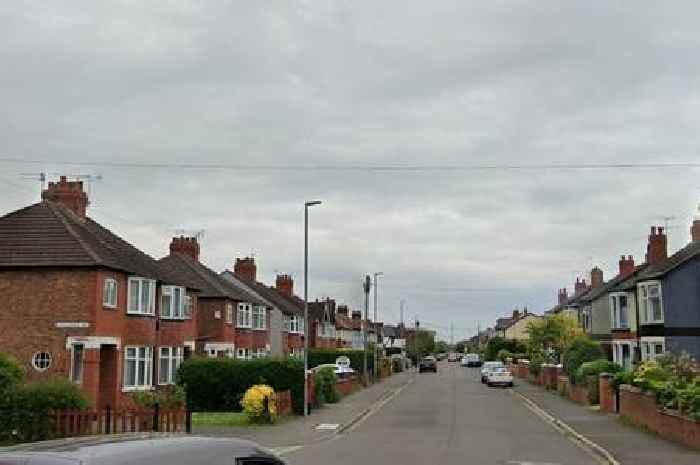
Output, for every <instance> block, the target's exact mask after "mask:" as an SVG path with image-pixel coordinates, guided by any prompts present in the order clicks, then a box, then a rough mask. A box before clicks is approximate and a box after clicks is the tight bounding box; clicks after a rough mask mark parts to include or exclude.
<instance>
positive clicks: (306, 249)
mask: <svg viewBox="0 0 700 465" xmlns="http://www.w3.org/2000/svg"><path fill="white" fill-rule="evenodd" d="M320 204H321V201H320V200H311V201H308V202H305V203H304V416H305V417H306V416H308V415H309V376H308V371H309V331H308V327H309V207H313V206H314V205H320Z"/></svg>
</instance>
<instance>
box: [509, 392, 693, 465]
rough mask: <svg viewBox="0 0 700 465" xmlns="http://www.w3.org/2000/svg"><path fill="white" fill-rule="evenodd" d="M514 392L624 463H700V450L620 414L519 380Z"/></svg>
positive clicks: (653, 464) (638, 464)
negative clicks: (645, 428) (625, 419)
mask: <svg viewBox="0 0 700 465" xmlns="http://www.w3.org/2000/svg"><path fill="white" fill-rule="evenodd" d="M516 383H517V384H516V386H515V388H514V391H515V392H519V393H521V394H523V395H525V396H526V397H527V398H528V399H530V400H532V401H533V402H534V403H535V404H537V405H538V406H539V407H540V408H542V409H543V410H545V411H546V412H548V413H549V414H550V415H552V416H554V417H555V418H557V419H559V420H560V421H563V422H564V423H566V424H567V425H569V426H570V427H571V428H573V429H574V430H575V431H576V432H578V433H580V434H582V435H583V436H585V437H586V438H588V439H590V440H591V441H593V442H595V443H596V444H598V445H599V446H601V447H603V448H604V449H605V450H607V451H608V452H609V453H610V454H611V455H612V456H613V457H614V458H615V459H616V460H617V462H619V463H620V464H622V465H632V464H634V465H659V464H667V463H668V464H673V465H686V464H687V465H691V464H692V465H698V464H700V452H698V451H697V450H694V449H690V448H688V447H685V446H683V445H680V444H676V443H674V442H671V441H667V440H665V439H663V438H660V437H658V436H656V435H654V434H652V433H649V432H646V431H643V430H641V429H639V428H636V427H634V426H631V425H627V424H625V423H623V422H622V421H621V420H620V419H619V417H618V415H614V414H606V413H601V412H600V411H599V410H597V408H590V407H589V408H586V407H582V406H580V405H578V404H575V403H574V402H571V401H569V400H568V399H565V398H563V397H562V396H560V395H559V394H557V393H555V392H552V391H546V390H544V389H542V388H541V387H538V386H533V385H532V384H530V383H527V382H525V381H520V382H518V381H517V380H516Z"/></svg>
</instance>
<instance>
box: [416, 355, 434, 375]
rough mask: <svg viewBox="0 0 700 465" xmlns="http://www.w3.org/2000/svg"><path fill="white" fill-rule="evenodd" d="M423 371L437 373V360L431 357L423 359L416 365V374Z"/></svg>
mask: <svg viewBox="0 0 700 465" xmlns="http://www.w3.org/2000/svg"><path fill="white" fill-rule="evenodd" d="M424 371H432V372H433V373H437V360H436V359H435V357H433V356H432V355H429V356H427V357H424V358H423V359H422V360H421V361H420V363H419V364H418V372H419V373H423V372H424Z"/></svg>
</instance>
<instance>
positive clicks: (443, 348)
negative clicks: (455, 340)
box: [435, 341, 450, 354]
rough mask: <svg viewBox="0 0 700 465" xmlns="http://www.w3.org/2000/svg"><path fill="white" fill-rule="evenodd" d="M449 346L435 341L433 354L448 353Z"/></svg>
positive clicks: (444, 342)
mask: <svg viewBox="0 0 700 465" xmlns="http://www.w3.org/2000/svg"><path fill="white" fill-rule="evenodd" d="M449 351H450V345H449V344H448V343H447V342H446V341H437V342H436V343H435V352H437V353H439V354H441V353H443V352H449Z"/></svg>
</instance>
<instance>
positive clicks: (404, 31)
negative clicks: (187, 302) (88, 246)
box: [0, 0, 700, 339]
mask: <svg viewBox="0 0 700 465" xmlns="http://www.w3.org/2000/svg"><path fill="white" fill-rule="evenodd" d="M61 3H63V4H61ZM47 4H48V5H49V6H47ZM698 17H700V5H699V4H698V3H697V2H696V1H688V2H656V1H653V2H652V1H650V2H642V1H640V0H634V1H628V2H589V1H580V2H561V1H544V0H537V1H531V0H530V1H494V0H490V1H488V2H485V1H465V0H457V1H451V2H446V1H444V2H442V1H431V2H425V1H415V2H411V1H406V0H401V1H381V2H378V1H366V2H365V1H358V0H348V1H330V0H323V1H317V2H314V1H289V2H272V1H228V2H226V1H192V2H190V1H185V0H180V1H170V2H142V1H133V2H130V1H123V2H109V1H104V0H102V1H99V2H95V1H77V0H71V1H66V2H58V1H52V2H45V1H36V2H28V1H24V2H23V1H17V2H3V3H2V5H0V147H1V150H0V212H1V213H3V214H4V213H6V212H9V211H12V210H14V209H17V208H20V207H22V206H24V205H27V204H29V203H32V202H35V201H37V200H38V198H39V183H38V181H33V180H31V179H26V178H24V177H23V176H22V173H39V172H41V171H44V172H49V173H54V176H53V177H55V175H58V174H60V173H66V174H82V173H88V174H94V175H96V174H100V175H102V176H103V179H102V180H101V181H97V182H94V183H92V186H91V200H92V205H91V207H90V210H89V214H90V216H92V217H93V218H94V219H96V220H97V221H99V222H101V223H103V224H104V225H106V226H108V227H110V228H111V229H112V230H113V231H114V232H116V233H118V234H120V235H121V236H123V237H124V238H126V239H127V240H129V241H130V242H131V243H133V244H134V245H136V246H137V247H139V248H141V249H142V250H144V251H146V252H148V253H150V254H151V255H153V256H155V257H161V256H163V255H164V254H166V253H167V246H168V243H169V238H170V237H171V236H172V235H173V234H174V233H175V231H176V230H177V229H188V230H199V229H204V230H205V231H206V232H205V236H204V239H203V243H202V255H203V261H204V262H205V263H206V264H207V265H209V266H210V267H212V268H213V269H215V270H217V271H221V270H223V269H225V268H227V267H229V268H230V267H231V266H232V263H233V260H234V258H235V257H237V256H243V255H247V254H250V253H254V254H255V257H256V260H257V263H258V270H259V276H260V277H261V278H262V279H263V280H264V281H266V282H268V283H270V282H273V280H274V275H275V271H276V270H278V271H280V272H287V273H291V274H293V275H294V276H295V278H296V284H295V285H296V290H297V291H298V292H299V293H300V294H301V293H302V292H303V281H302V278H303V202H304V200H307V199H321V200H323V202H324V204H323V205H321V206H318V207H314V208H313V210H312V211H311V226H312V227H311V233H310V235H311V274H310V280H309V282H310V294H311V297H312V298H316V297H322V296H326V295H330V296H332V297H335V298H336V299H337V300H338V301H340V302H345V303H349V304H350V305H352V306H359V305H361V303H362V299H363V297H362V291H361V280H362V277H363V275H364V274H365V273H371V272H374V271H383V272H385V274H386V276H385V278H383V280H382V281H381V285H380V316H381V317H382V319H384V320H385V321H388V322H395V321H397V320H398V318H399V300H400V299H405V301H406V312H405V314H406V320H409V319H411V320H412V319H413V318H414V317H415V315H418V317H419V319H420V320H421V321H422V322H423V325H424V326H427V327H434V328H436V329H438V330H439V331H440V333H441V334H442V335H443V336H445V337H448V336H449V331H448V330H447V328H448V327H449V326H450V324H454V327H455V331H454V337H455V339H459V338H462V337H465V336H469V335H471V334H472V333H473V332H474V330H475V326H476V325H477V322H479V323H480V324H481V326H482V327H483V326H485V325H492V324H493V321H494V320H495V318H496V317H498V316H502V315H507V314H509V313H510V312H512V309H513V308H514V307H516V306H517V307H520V308H522V306H524V305H527V306H528V307H529V308H530V309H531V310H533V311H536V312H542V311H543V310H546V309H547V308H549V307H551V306H552V305H553V304H554V303H555V300H556V289H557V288H558V287H563V286H567V287H569V288H570V289H571V287H572V285H573V282H574V280H575V278H576V276H586V273H587V271H589V270H590V268H591V266H592V265H599V266H600V267H601V268H603V270H604V271H605V275H606V279H607V278H610V277H612V276H613V275H614V274H615V273H616V268H617V260H618V258H619V255H620V254H622V253H625V254H633V255H634V256H635V258H636V259H637V260H638V261H641V260H643V258H644V256H643V251H644V249H645V244H646V235H647V234H648V231H649V227H650V226H651V225H652V224H664V220H663V219H661V217H662V216H669V217H671V216H673V217H676V218H674V219H671V220H670V221H669V223H670V224H671V225H672V226H673V227H672V228H671V230H670V239H669V240H670V248H671V249H673V250H675V249H678V248H680V247H682V246H683V245H684V244H686V243H687V242H688V239H689V234H688V227H689V224H690V221H691V219H692V216H693V212H694V210H695V208H696V204H697V200H698V197H699V194H700V178H699V177H698V174H699V171H700V170H698V169H697V168H677V167H675V168H662V169H659V168H656V169H649V168H610V169H583V170H581V169H528V170H505V169H503V170H501V169H497V170H464V169H457V168H455V169H448V170H432V169H427V170H415V171H400V170H399V171H363V170H358V169H352V170H346V169H329V168H343V167H348V166H352V167H354V168H358V167H363V166H393V167H408V166H411V167H417V166H430V167H441V166H443V167H444V166H457V165H458V166H461V167H464V166H475V165H498V166H505V165H514V164H516V165H533V164H536V165H542V164H545V165H546V164H605V163H615V164H619V163H623V164H624V163H631V164H638V163H657V162H658V163H680V162H698V161H700V157H698V149H697V146H698V143H699V142H700V131H698V127H700V126H699V123H700V121H699V119H700V93H699V91H698V89H699V86H698V83H699V82H700V60H698V50H700V30H698V27H697V18H698ZM9 159H14V160H23V161H24V162H21V163H20V162H17V161H9ZM30 160H31V161H34V162H36V163H28V162H27V161H30ZM67 162H73V163H76V162H95V163H101V162H109V163H114V162H133V163H135V164H139V163H143V164H159V166H157V167H138V166H130V167H115V166H107V165H100V164H96V165H84V164H83V165H80V164H77V165H76V164H68V163H67ZM163 164H165V165H167V164H171V165H181V164H195V165H196V164H208V165H211V164H224V165H229V166H228V168H224V167H219V168H207V169H205V168H198V169H191V168H182V167H179V168H178V167H163V166H160V165H163ZM234 165H235V166H238V167H251V166H257V167H258V168H260V167H265V166H267V167H270V166H281V167H283V168H285V169H284V170H271V169H254V170H236V169H232V168H233V167H234ZM302 167H306V168H305V169H300V168H302ZM314 167H315V168H314ZM318 167H322V168H324V169H318ZM293 168H297V169H293Z"/></svg>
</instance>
